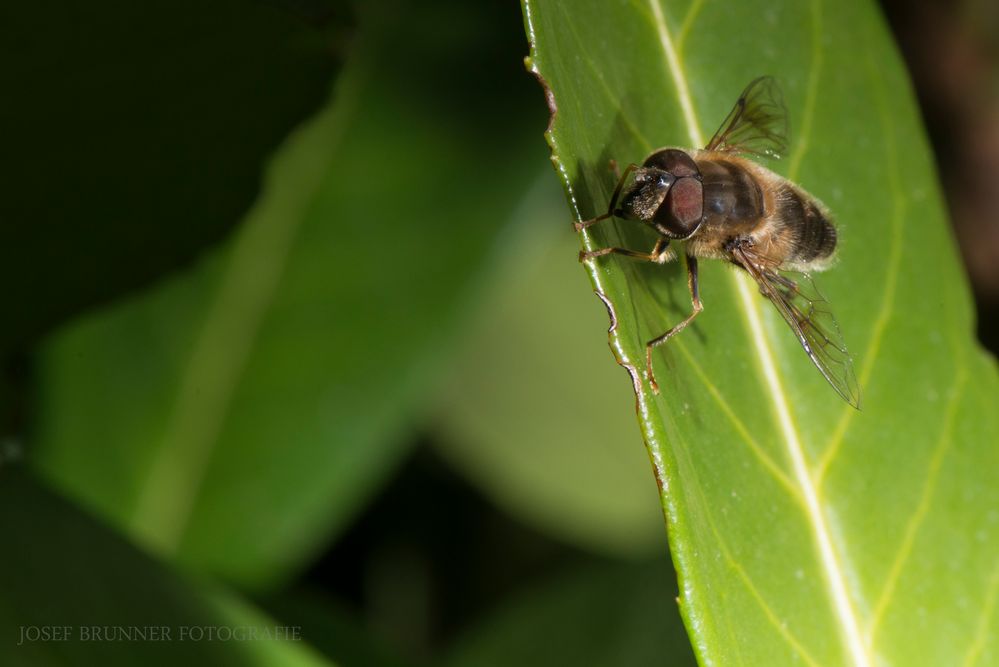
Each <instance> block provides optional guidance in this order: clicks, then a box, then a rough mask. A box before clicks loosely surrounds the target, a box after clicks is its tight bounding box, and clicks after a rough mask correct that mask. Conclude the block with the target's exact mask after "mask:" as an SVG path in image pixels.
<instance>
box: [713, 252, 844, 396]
mask: <svg viewBox="0 0 999 667" xmlns="http://www.w3.org/2000/svg"><path fill="white" fill-rule="evenodd" d="M732 255H733V257H734V259H735V260H736V261H737V262H738V263H739V264H740V265H741V266H742V267H743V268H745V269H746V271H747V272H749V275H751V276H752V277H753V279H754V280H756V282H757V283H758V284H759V286H760V291H761V292H763V294H764V296H766V297H767V298H768V299H770V301H771V302H772V303H773V304H774V306H776V307H777V312H779V313H780V314H781V317H783V318H784V321H785V322H787V324H788V326H790V327H791V330H792V331H793V332H794V334H795V335H796V336H797V337H798V341H799V342H800V343H801V346H802V347H803V348H805V353H807V354H808V357H809V358H810V359H811V360H812V363H814V364H815V366H816V368H818V369H819V372H820V373H822V375H823V376H824V377H825V378H826V380H828V381H829V384H831V385H832V387H833V389H835V390H836V393H838V394H839V395H840V396H842V397H843V399H844V400H845V401H846V402H847V403H849V404H850V405H852V406H853V407H855V408H857V409H858V410H859V409H860V386H859V385H858V384H857V377H856V376H855V375H854V372H853V359H851V358H850V353H849V352H848V351H847V349H846V345H845V344H844V343H843V336H842V334H840V332H839V325H838V324H837V323H836V318H835V317H833V314H832V311H831V310H830V309H829V303H828V302H827V301H826V300H825V298H824V297H823V296H822V294H820V293H819V291H818V289H816V287H815V283H813V282H812V279H811V278H810V277H809V276H807V275H805V274H800V277H801V280H797V281H796V280H792V279H791V278H788V277H787V276H784V275H781V274H780V273H778V272H777V271H776V270H775V269H772V268H769V267H771V266H773V264H771V263H768V262H767V260H766V259H765V258H762V257H760V256H758V255H756V254H754V253H753V250H752V248H738V247H737V248H735V249H733V251H732Z"/></svg>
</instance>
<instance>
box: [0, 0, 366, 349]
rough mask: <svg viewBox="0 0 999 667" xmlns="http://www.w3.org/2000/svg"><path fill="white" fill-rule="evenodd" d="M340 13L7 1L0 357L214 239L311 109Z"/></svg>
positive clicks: (332, 62)
mask: <svg viewBox="0 0 999 667" xmlns="http://www.w3.org/2000/svg"><path fill="white" fill-rule="evenodd" d="M343 5H344V3H341V2H327V1H325V0H322V1H320V0H316V1H315V2H309V1H306V2H295V3H291V2H288V3H285V2H270V3H261V2H256V1H254V0H224V1H223V2H214V3H211V4H208V5H206V4H204V3H200V2H194V1H192V0H181V1H180V2H166V1H163V0H154V1H153V2H143V3H138V4H137V3H131V2H121V1H112V2H102V3H96V4H86V5H81V4H79V3H74V2H64V1H62V0H43V1H42V2H13V3H4V5H3V7H0V43H2V44H3V48H4V51H5V53H6V54H7V55H5V57H4V64H3V67H2V68H0V87H2V89H3V90H4V91H5V98H6V102H5V103H4V104H3V105H0V126H2V127H4V128H6V131H5V133H4V166H5V168H4V169H3V186H4V196H3V197H0V221H2V224H0V284H2V285H4V304H5V306H6V307H7V308H8V309H9V310H10V312H14V313H17V317H13V318H8V319H7V321H6V324H5V325H4V326H3V327H2V328H0V352H6V351H8V350H9V348H10V347H11V346H13V345H15V344H16V345H24V344H25V343H26V342H28V341H30V340H31V339H32V338H34V337H35V336H38V335H39V334H41V333H43V332H44V331H47V330H48V329H49V328H51V327H52V326H53V325H55V324H57V323H59V322H61V321H63V320H65V319H66V318H68V317H69V316H71V315H73V314H75V313H78V312H80V311H81V310H83V309H84V308H87V307H90V306H93V305H94V304H96V303H99V302H104V301H107V300H109V299H111V298H113V297H117V296H121V295H122V294H123V293H125V292H127V291H128V290H131V289H135V288H136V287H138V286H141V285H145V284H148V283H149V282H150V281H151V280H153V279H155V278H156V277H158V276H161V275H163V274H164V273H165V272H167V271H169V270H171V269H174V268H176V267H178V266H180V265H183V264H185V263H187V262H190V261H191V260H192V259H193V258H194V257H195V256H196V255H197V254H198V252H199V251H201V250H202V249H203V248H204V247H205V246H207V245H209V244H211V243H214V242H217V241H218V240H219V239H221V238H222V237H223V236H224V235H225V234H226V233H227V232H228V231H229V230H230V229H231V228H232V227H233V226H234V225H235V224H236V222H237V221H238V220H239V219H240V218H241V217H242V215H243V214H244V213H245V212H246V210H247V208H248V207H249V205H250V203H251V202H252V201H253V199H254V197H255V195H256V192H257V189H258V187H259V181H260V165H261V163H262V162H263V160H264V159H265V158H266V157H267V156H268V155H269V154H270V153H271V152H272V151H273V150H274V148H275V147H276V146H277V145H278V144H279V143H280V142H281V141H282V140H283V138H284V137H285V135H286V134H287V133H288V132H289V131H290V130H291V128H293V127H294V126H295V125H297V124H298V123H300V122H301V121H302V120H303V119H304V118H306V117H307V116H308V115H310V114H312V113H313V112H314V110H315V109H316V108H317V107H318V106H319V105H320V104H321V102H322V100H323V98H324V97H325V96H326V94H327V92H328V88H329V80H330V77H331V76H332V74H333V73H334V72H335V71H336V69H337V67H338V62H339V60H340V56H339V52H340V51H341V50H342V49H343V47H344V42H345V32H344V31H345V29H346V27H347V25H348V23H349V17H348V12H347V11H346V10H345V8H344V6H343Z"/></svg>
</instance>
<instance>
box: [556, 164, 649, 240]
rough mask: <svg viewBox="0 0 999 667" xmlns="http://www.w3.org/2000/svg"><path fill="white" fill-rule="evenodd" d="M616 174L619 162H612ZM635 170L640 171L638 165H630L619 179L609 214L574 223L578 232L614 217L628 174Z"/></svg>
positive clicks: (608, 209)
mask: <svg viewBox="0 0 999 667" xmlns="http://www.w3.org/2000/svg"><path fill="white" fill-rule="evenodd" d="M612 165H613V169H614V172H615V174H616V173H617V162H612ZM635 169H638V165H637V164H635V163H631V164H629V165H628V166H627V167H626V168H625V170H624V173H623V174H621V176H620V177H619V178H618V179H617V186H616V187H615V188H614V194H612V195H611V199H610V204H609V205H608V206H607V212H606V213H604V214H603V215H598V216H597V217H595V218H590V219H589V220H583V221H582V222H574V223H572V226H573V227H574V228H575V229H576V231H577V232H580V231H583V230H584V229H586V228H587V227H589V226H590V225H595V224H597V223H598V222H600V221H601V220H606V219H607V218H610V217H613V215H614V207H615V206H617V199H618V197H620V196H621V189H622V188H623V187H624V182H625V181H626V180H627V179H628V174H630V173H631V172H632V171H634V170H635Z"/></svg>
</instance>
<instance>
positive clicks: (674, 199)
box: [667, 177, 704, 228]
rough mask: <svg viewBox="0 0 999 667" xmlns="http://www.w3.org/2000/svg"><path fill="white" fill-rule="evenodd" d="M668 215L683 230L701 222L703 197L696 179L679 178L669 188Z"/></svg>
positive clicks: (699, 183)
mask: <svg viewBox="0 0 999 667" xmlns="http://www.w3.org/2000/svg"><path fill="white" fill-rule="evenodd" d="M667 201H668V202H669V210H670V213H672V214H673V218H674V219H675V220H676V221H677V222H679V223H680V225H681V226H683V227H685V228H689V227H692V226H693V225H695V224H696V223H698V222H699V221H700V220H701V214H702V212H703V208H704V195H703V191H702V188H701V182H700V181H698V180H697V179H696V178H690V177H687V178H681V179H679V180H678V181H677V182H676V183H674V184H673V187H672V188H670V191H669V197H668V198H667Z"/></svg>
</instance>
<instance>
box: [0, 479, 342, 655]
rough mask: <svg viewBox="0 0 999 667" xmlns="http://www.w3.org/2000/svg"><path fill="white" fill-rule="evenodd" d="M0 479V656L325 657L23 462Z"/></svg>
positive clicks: (297, 631) (293, 629) (294, 629)
mask: <svg viewBox="0 0 999 667" xmlns="http://www.w3.org/2000/svg"><path fill="white" fill-rule="evenodd" d="M0 480H2V484H0V533H2V534H3V536H4V548H3V550H0V586H2V587H3V591H4V595H3V599H2V600H0V662H2V663H3V664H4V665H12V666H13V665H18V666H20V665H25V666H27V665H30V666H31V667H45V666H48V665H53V666H55V665H108V666H115V665H125V666H130V665H150V666H153V665H181V664H195V665H221V666H228V665H233V666H243V665H253V666H255V667H267V666H270V665H281V666H282V667H283V666H286V665H288V666H292V665H293V666H297V667H322V666H323V665H330V664H331V663H329V662H328V661H326V660H324V659H322V658H320V657H319V656H318V655H317V654H316V652H315V651H314V650H313V649H312V648H311V647H310V646H309V645H308V644H307V643H306V642H305V641H303V640H304V639H307V637H306V636H305V635H304V634H303V632H302V628H301V627H298V626H293V625H286V624H285V623H283V622H281V621H278V620H276V619H273V618H268V617H267V616H266V615H264V614H263V613H261V612H260V611H259V610H257V609H256V608H254V607H253V606H252V605H250V604H249V603H247V602H245V601H244V600H242V599H241V598H239V597H238V596H236V595H234V594H232V593H231V592H229V591H227V590H225V589H223V588H221V587H218V586H216V585H213V584H207V583H205V582H197V581H192V580H187V579H185V578H184V577H181V576H179V575H178V574H176V573H174V572H171V571H170V570H169V569H167V568H165V567H163V566H162V565H161V564H159V563H157V562H155V561H154V560H153V559H151V558H150V557H149V556H148V555H146V554H143V553H141V552H139V551H138V550H136V549H135V548H134V547H133V546H131V545H129V544H128V543H127V542H126V541H124V540H123V539H122V538H121V537H120V536H118V535H115V534H114V533H113V532H112V531H110V530H108V528H107V527H106V526H103V525H101V524H100V523H99V522H97V521H95V520H94V519H93V518H92V517H90V516H88V515H87V514H85V513H83V512H81V511H80V510H79V509H78V508H76V507H74V506H73V504H72V503H69V502H67V501H66V500H65V499H63V498H60V497H59V496H58V495H56V494H54V493H52V492H51V491H50V490H48V489H46V488H45V487H44V486H42V485H40V484H39V483H38V482H37V481H36V480H35V479H33V478H32V477H31V476H30V475H28V474H26V473H25V471H24V470H21V469H18V468H13V467H11V466H9V465H8V466H6V467H5V468H4V470H3V473H2V475H0ZM56 633H59V634H58V635H57V634H56ZM210 633H214V639H209V637H210V636H212V635H211V634H210ZM275 637H279V638H278V639H275Z"/></svg>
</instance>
